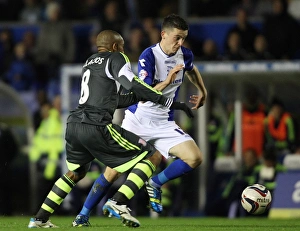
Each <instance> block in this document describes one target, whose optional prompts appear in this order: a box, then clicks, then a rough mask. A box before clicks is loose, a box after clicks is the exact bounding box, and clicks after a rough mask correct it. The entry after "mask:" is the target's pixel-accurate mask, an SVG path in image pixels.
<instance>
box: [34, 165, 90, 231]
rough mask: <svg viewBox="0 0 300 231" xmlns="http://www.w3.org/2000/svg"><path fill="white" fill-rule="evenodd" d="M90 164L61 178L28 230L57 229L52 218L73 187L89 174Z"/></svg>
mask: <svg viewBox="0 0 300 231" xmlns="http://www.w3.org/2000/svg"><path fill="white" fill-rule="evenodd" d="M88 169H89V164H88V165H86V166H83V167H80V168H79V169H77V170H76V172H75V171H68V172H67V173H66V174H64V175H63V176H61V177H60V178H59V179H58V180H57V181H56V182H55V183H54V185H53V187H52V189H51V191H50V192H49V194H48V195H47V197H46V199H45V201H44V202H43V204H42V206H41V208H40V209H39V211H38V212H37V214H36V215H35V217H34V218H31V219H30V222H29V224H28V228H39V227H43V228H53V227H57V226H55V225H54V224H52V223H51V222H50V221H49V218H50V216H51V215H52V214H53V213H54V212H55V211H56V209H57V208H58V207H59V206H60V204H61V203H62V202H63V200H64V199H65V197H66V196H67V195H68V194H69V193H70V192H71V190H72V189H73V187H74V186H75V185H76V183H77V182H78V181H80V180H81V179H82V178H83V177H84V176H85V175H86V173H87V170H88Z"/></svg>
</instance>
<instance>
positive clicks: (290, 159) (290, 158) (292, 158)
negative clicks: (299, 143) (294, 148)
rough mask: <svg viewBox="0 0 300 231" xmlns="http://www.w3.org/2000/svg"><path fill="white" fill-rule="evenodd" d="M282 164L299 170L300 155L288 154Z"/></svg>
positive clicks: (290, 168)
mask: <svg viewBox="0 0 300 231" xmlns="http://www.w3.org/2000/svg"><path fill="white" fill-rule="evenodd" d="M283 165H284V166H285V167H286V168H287V169H288V170H300V155H297V154H288V155H286V156H285V157H284V159H283Z"/></svg>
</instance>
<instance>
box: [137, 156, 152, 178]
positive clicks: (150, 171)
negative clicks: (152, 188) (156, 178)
mask: <svg viewBox="0 0 300 231" xmlns="http://www.w3.org/2000/svg"><path fill="white" fill-rule="evenodd" d="M143 162H144V164H145V165H147V164H148V165H147V166H148V168H147V169H148V171H143V172H145V174H146V175H147V176H148V177H150V176H152V174H153V172H155V170H156V167H155V165H154V164H153V163H152V162H151V161H150V160H143V161H141V163H139V164H143ZM146 163H147V164H146ZM145 170H146V169H145Z"/></svg>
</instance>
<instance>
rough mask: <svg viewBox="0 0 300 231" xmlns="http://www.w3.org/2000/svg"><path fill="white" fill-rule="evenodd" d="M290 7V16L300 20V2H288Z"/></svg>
mask: <svg viewBox="0 0 300 231" xmlns="http://www.w3.org/2000/svg"><path fill="white" fill-rule="evenodd" d="M288 2H289V6H288V12H289V14H290V15H291V16H292V17H294V18H296V19H298V20H299V19H300V1H299V0H288Z"/></svg>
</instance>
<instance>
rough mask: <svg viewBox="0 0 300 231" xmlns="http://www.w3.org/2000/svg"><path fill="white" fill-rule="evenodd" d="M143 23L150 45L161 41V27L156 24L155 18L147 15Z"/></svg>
mask: <svg viewBox="0 0 300 231" xmlns="http://www.w3.org/2000/svg"><path fill="white" fill-rule="evenodd" d="M142 25H143V29H144V31H145V33H146V34H147V37H148V40H149V41H148V45H147V46H149V45H150V44H156V43H158V42H159V41H160V39H161V36H160V29H159V27H158V26H157V25H156V23H155V20H154V18H151V17H145V18H143V19H142Z"/></svg>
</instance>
